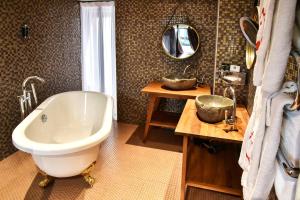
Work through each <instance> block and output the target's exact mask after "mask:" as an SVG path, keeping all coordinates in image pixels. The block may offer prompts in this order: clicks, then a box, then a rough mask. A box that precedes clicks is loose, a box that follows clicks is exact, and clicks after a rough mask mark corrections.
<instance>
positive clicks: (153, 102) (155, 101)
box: [143, 96, 159, 142]
mask: <svg viewBox="0 0 300 200" xmlns="http://www.w3.org/2000/svg"><path fill="white" fill-rule="evenodd" d="M158 105H159V98H158V97H156V96H150V100H149V103H148V107H147V119H146V124H145V132H144V137H143V142H145V141H146V139H147V136H148V133H149V130H150V122H151V118H152V115H153V113H154V111H155V110H156V109H157V108H158Z"/></svg>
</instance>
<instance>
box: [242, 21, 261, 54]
mask: <svg viewBox="0 0 300 200" xmlns="http://www.w3.org/2000/svg"><path fill="white" fill-rule="evenodd" d="M240 27H241V30H242V32H243V35H244V37H245V38H246V40H247V41H248V42H249V43H250V45H251V46H252V47H254V48H255V43H256V35H257V31H258V30H257V25H256V24H255V22H254V21H252V20H251V19H250V18H249V17H242V18H241V19H240Z"/></svg>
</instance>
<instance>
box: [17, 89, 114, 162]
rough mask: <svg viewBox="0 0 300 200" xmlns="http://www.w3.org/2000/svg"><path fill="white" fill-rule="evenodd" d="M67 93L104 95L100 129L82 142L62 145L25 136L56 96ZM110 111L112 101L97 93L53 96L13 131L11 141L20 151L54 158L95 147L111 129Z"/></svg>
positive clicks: (109, 97) (108, 97)
mask: <svg viewBox="0 0 300 200" xmlns="http://www.w3.org/2000/svg"><path fill="white" fill-rule="evenodd" d="M68 93H96V94H101V95H104V96H105V97H106V98H107V102H106V106H105V111H104V116H103V122H102V127H101V128H100V129H99V130H98V131H97V132H95V133H94V134H93V135H91V136H89V137H87V138H84V139H82V140H78V141H74V142H68V143H62V144H47V143H40V142H36V141H34V140H31V139H29V138H28V137H27V136H26V134H25V131H26V128H27V127H28V126H29V124H30V123H31V122H32V121H33V120H35V119H36V118H37V117H39V116H40V114H41V113H42V112H43V110H44V109H45V108H46V107H47V106H48V105H49V104H50V103H51V102H52V101H53V100H54V99H55V98H56V97H58V96H60V95H65V94H68ZM112 109H113V101H112V97H111V96H109V95H105V94H103V93H99V92H90V91H69V92H63V93H59V94H56V95H53V96H51V97H49V98H47V99H46V100H45V101H44V102H42V103H41V104H40V105H39V106H38V107H37V108H36V109H35V110H34V111H33V112H32V113H30V114H29V115H28V116H27V117H26V118H25V119H24V120H23V121H22V122H21V123H20V124H19V125H18V126H17V127H16V128H15V129H14V131H13V134H12V141H13V144H14V146H15V147H16V148H18V149H19V150H22V151H24V152H27V153H30V154H34V155H43V156H55V155H64V154H70V153H75V152H79V151H82V150H85V149H88V148H91V147H93V146H95V145H98V144H99V143H101V142H102V141H103V140H105V139H106V138H107V137H108V136H109V133H110V132H111V128H112V120H113V119H112Z"/></svg>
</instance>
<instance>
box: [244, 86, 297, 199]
mask: <svg viewBox="0 0 300 200" xmlns="http://www.w3.org/2000/svg"><path fill="white" fill-rule="evenodd" d="M270 97H272V100H271V110H272V113H271V117H270V126H266V124H265V122H266V114H267V112H266V104H267V102H268V100H269V98H270ZM256 100H257V102H259V104H260V105H259V104H256V105H257V106H255V107H256V108H255V113H254V115H253V114H252V116H251V118H250V121H252V124H249V125H248V127H247V131H246V134H245V137H244V142H243V145H242V151H241V155H240V159H239V164H240V166H241V167H242V169H243V170H244V171H243V175H242V186H243V194H244V199H245V200H262V199H267V197H268V195H269V193H270V191H271V188H272V185H273V182H274V175H275V169H276V168H275V163H276V162H275V161H276V154H277V150H278V147H279V142H280V132H281V125H282V117H283V107H284V105H286V104H291V103H292V102H293V99H292V98H291V97H290V96H288V95H287V94H284V93H281V92H278V93H277V94H276V95H274V94H273V95H271V94H269V93H266V92H264V91H262V90H261V88H258V91H257V94H256ZM259 109H261V110H259Z"/></svg>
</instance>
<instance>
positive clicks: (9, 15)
mask: <svg viewBox="0 0 300 200" xmlns="http://www.w3.org/2000/svg"><path fill="white" fill-rule="evenodd" d="M0 21H1V23H0V34H1V35H0V87H1V94H0V159H3V158H4V157H6V156H8V155H9V154H11V153H12V152H14V151H15V149H14V147H13V145H12V142H11V133H12V131H13V129H14V128H15V127H16V126H17V124H18V123H19V122H20V110H19V105H18V100H17V96H18V95H20V94H21V84H22V81H23V80H24V79H25V78H26V77H28V76H32V75H38V76H41V77H43V78H45V79H46V81H47V82H46V83H45V84H44V85H42V86H39V87H38V88H37V92H38V95H39V98H40V101H43V100H44V99H45V98H46V97H49V96H51V95H53V94H56V93H59V92H64V91H69V90H80V89H81V78H80V77H81V75H80V15H79V4H78V2H77V1H76V0H50V1H49V0H39V1H38V0H22V1H18V0H10V1H1V2H0ZM23 23H27V24H28V25H29V27H30V39H29V40H26V41H24V40H23V39H22V38H21V36H20V27H21V25H22V24H23Z"/></svg>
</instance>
